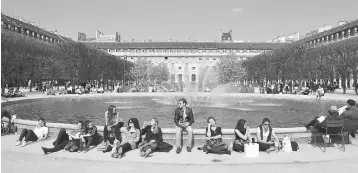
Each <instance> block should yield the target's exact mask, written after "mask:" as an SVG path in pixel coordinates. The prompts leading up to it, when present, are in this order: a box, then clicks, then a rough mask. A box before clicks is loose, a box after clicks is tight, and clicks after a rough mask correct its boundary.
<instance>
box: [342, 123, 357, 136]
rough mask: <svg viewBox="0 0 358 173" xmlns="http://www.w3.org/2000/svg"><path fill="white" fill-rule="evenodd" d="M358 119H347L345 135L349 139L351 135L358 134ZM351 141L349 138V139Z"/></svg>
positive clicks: (344, 128) (344, 129)
mask: <svg viewBox="0 0 358 173" xmlns="http://www.w3.org/2000/svg"><path fill="white" fill-rule="evenodd" d="M357 130H358V119H345V121H344V127H343V133H344V134H345V135H347V136H348V137H349V134H350V133H354V134H355V133H357ZM348 139H349V138H348Z"/></svg>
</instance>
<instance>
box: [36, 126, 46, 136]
mask: <svg viewBox="0 0 358 173" xmlns="http://www.w3.org/2000/svg"><path fill="white" fill-rule="evenodd" d="M34 133H35V134H36V136H37V137H38V138H39V139H42V138H44V137H45V136H47V133H48V127H45V126H43V127H36V128H35V130H34Z"/></svg>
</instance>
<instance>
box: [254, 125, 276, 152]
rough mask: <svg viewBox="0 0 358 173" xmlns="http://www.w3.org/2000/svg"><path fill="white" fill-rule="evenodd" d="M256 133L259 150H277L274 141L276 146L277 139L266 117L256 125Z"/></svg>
mask: <svg viewBox="0 0 358 173" xmlns="http://www.w3.org/2000/svg"><path fill="white" fill-rule="evenodd" d="M256 135H257V143H258V144H259V150H260V151H266V152H267V153H270V152H271V151H275V150H277V147H275V143H276V145H277V146H278V144H277V143H278V142H279V140H278V138H277V136H276V134H275V131H274V130H273V129H272V128H271V126H270V120H269V119H268V118H264V119H263V120H262V124H261V125H260V126H259V127H257V130H256ZM277 151H278V150H277Z"/></svg>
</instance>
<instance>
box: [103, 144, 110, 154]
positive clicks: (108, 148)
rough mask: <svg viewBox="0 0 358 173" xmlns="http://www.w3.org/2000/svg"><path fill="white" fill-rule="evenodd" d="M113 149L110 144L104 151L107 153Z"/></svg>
mask: <svg viewBox="0 0 358 173" xmlns="http://www.w3.org/2000/svg"><path fill="white" fill-rule="evenodd" d="M111 151H112V147H111V146H110V145H108V146H107V148H106V149H105V150H103V151H102V152H103V153H107V152H111Z"/></svg>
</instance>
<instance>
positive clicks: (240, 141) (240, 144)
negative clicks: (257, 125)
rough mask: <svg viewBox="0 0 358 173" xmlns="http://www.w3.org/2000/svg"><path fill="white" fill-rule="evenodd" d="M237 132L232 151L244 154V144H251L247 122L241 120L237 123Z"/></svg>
mask: <svg viewBox="0 0 358 173" xmlns="http://www.w3.org/2000/svg"><path fill="white" fill-rule="evenodd" d="M234 132H235V141H234V145H233V147H232V149H233V150H234V151H237V152H244V144H247V143H251V142H252V141H251V135H250V128H249V126H248V125H247V121H246V120H244V119H240V120H239V121H237V124H236V128H235V130H234Z"/></svg>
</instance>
